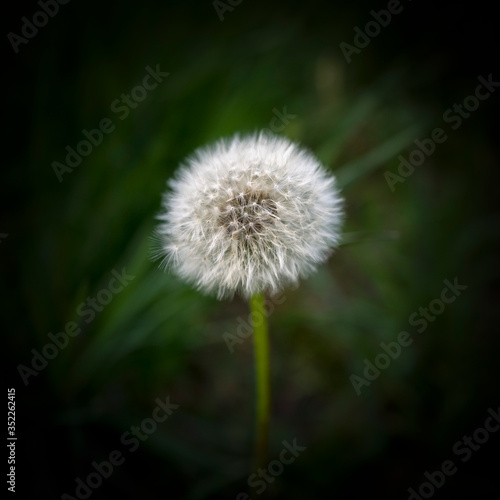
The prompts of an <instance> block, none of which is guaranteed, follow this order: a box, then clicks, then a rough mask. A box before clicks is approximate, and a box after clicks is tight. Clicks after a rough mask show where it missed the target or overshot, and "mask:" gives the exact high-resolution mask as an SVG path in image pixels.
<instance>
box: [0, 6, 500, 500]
mask: <svg viewBox="0 0 500 500" xmlns="http://www.w3.org/2000/svg"><path fill="white" fill-rule="evenodd" d="M226 4H227V5H229V3H228V2H226ZM402 5H403V7H404V8H403V11H402V12H401V13H400V14H398V15H395V16H394V17H393V19H392V21H391V23H390V24H389V25H388V26H387V27H386V28H383V29H382V30H381V32H380V34H379V35H378V36H376V37H375V38H373V39H372V40H371V42H370V44H369V45H368V46H367V47H366V48H363V49H362V50H361V52H360V53H359V54H353V55H352V61H351V62H350V63H348V62H347V61H346V59H345V58H344V56H343V54H342V51H341V49H340V48H339V44H340V43H341V42H346V43H351V44H352V43H353V38H354V34H355V33H354V28H355V27H356V26H358V27H359V28H361V29H363V28H364V26H365V25H366V23H367V22H368V21H370V20H371V19H372V17H371V15H370V10H372V9H374V10H380V9H384V8H386V6H387V2H374V1H371V2H370V1H361V2H356V3H351V4H348V5H347V4H344V3H337V2H326V1H325V2H318V1H309V2H298V1H290V2H255V1H250V0H243V1H242V2H241V3H239V4H238V5H234V6H233V7H231V6H230V5H229V7H230V8H231V9H232V10H230V9H228V10H227V11H226V12H224V14H223V16H224V19H223V20H221V19H220V18H219V16H218V14H217V11H216V8H215V7H214V5H213V2H211V1H209V0H207V1H199V0H198V1H196V2H194V1H183V2H180V1H179V2H159V1H153V0H142V1H141V2H135V3H129V4H124V3H123V2H117V1H109V2H97V1H94V0H89V1H86V2H82V1H78V0H73V1H71V2H70V3H68V4H66V5H61V6H60V9H59V12H58V14H57V15H56V16H55V17H54V18H53V19H51V20H50V21H49V22H48V24H47V25H46V26H45V27H43V28H40V31H39V33H38V34H37V35H36V36H35V37H33V38H32V39H31V40H29V42H28V43H27V44H25V45H21V46H20V50H19V53H18V54H15V53H14V51H13V50H12V47H11V44H10V43H9V41H8V39H7V37H5V38H4V44H5V48H6V51H7V59H6V65H5V66H4V78H3V79H4V82H5V91H4V98H3V107H4V110H5V112H4V113H3V125H4V127H3V130H4V132H3V140H4V141H3V142H4V151H6V156H4V162H3V163H4V168H3V169H2V170H3V172H2V183H1V187H2V189H1V193H2V194H1V198H2V202H3V203H2V204H3V206H4V208H3V210H2V214H1V225H0V233H2V234H4V235H7V236H4V237H2V239H1V244H0V267H1V271H2V279H1V284H0V286H1V293H2V332H3V339H4V340H3V341H4V342H5V344H4V346H5V347H4V349H3V352H4V366H5V370H6V373H7V386H8V387H14V388H15V389H16V401H17V413H16V416H17V436H18V441H17V458H16V466H17V490H18V495H20V496H21V497H24V498H30V499H31V498H33V499H35V498H36V499H58V498H61V496H62V495H63V494H64V493H67V494H70V495H72V496H75V488H76V482H75V481H76V479H77V478H78V477H80V478H81V479H83V480H85V478H86V477H87V476H88V474H89V473H90V472H92V471H93V469H92V465H91V464H92V462H93V461H98V462H99V461H102V460H107V459H108V457H109V454H110V453H111V452H112V451H113V450H117V449H118V450H121V451H122V452H123V454H124V456H125V458H126V460H125V462H124V463H123V465H121V466H119V467H116V469H115V470H114V472H113V474H112V475H111V476H110V477H109V478H107V479H105V480H104V481H103V483H102V485H101V486H100V487H99V488H97V489H95V490H93V491H92V494H91V496H90V498H93V499H112V498H121V499H132V498H134V499H135V498H145V499H146V498H147V499H159V498H176V499H189V500H201V499H226V498H228V499H229V498H231V499H232V498H237V494H238V493H239V492H245V491H251V488H250V489H249V488H248V486H247V478H248V476H249V474H250V473H251V472H252V462H251V451H252V432H253V411H254V392H253V391H254V386H253V365H252V362H253V352H252V347H253V346H252V341H251V339H247V340H245V342H243V343H242V344H241V345H237V346H235V350H234V352H233V353H230V352H229V350H228V348H227V346H226V344H225V342H224V340H223V337H222V335H223V333H225V332H228V333H235V332H236V328H237V327H238V325H239V323H238V318H239V317H241V318H247V317H248V306H247V304H246V303H245V302H244V301H242V300H240V299H238V298H235V299H234V300H232V301H225V302H219V301H216V300H215V299H213V298H209V297H205V296H202V295H201V294H199V293H198V292H196V291H194V290H192V289H191V288H190V287H188V286H186V285H185V284H183V283H182V282H181V281H179V280H178V279H176V278H175V277H174V276H172V275H170V274H169V273H163V272H161V271H159V270H158V267H157V263H153V262H151V260H150V258H149V253H150V247H151V235H152V232H153V230H154V225H155V216H156V214H157V212H158V209H159V207H160V202H161V194H162V192H163V191H164V190H165V187H166V181H167V180H168V179H169V178H170V177H171V176H172V174H173V172H174V171H175V169H176V168H177V166H178V164H179V163H180V162H181V161H182V159H183V158H184V157H186V156H187V155H188V154H189V153H191V152H192V151H193V150H194V149H195V148H197V147H199V146H201V145H204V144H206V143H208V142H210V141H213V140H215V139H218V138H219V137H221V136H227V135H231V134H233V133H235V132H252V131H255V130H258V129H261V128H269V127H272V126H277V125H279V128H280V130H277V133H279V134H284V135H286V136H287V137H290V138H291V139H293V140H297V141H299V142H301V143H302V144H304V145H305V146H307V147H308V148H310V149H311V150H312V151H313V152H314V153H315V154H316V155H317V156H318V157H319V158H320V160H321V161H322V162H323V163H324V164H325V165H326V166H327V167H328V168H329V169H331V171H332V172H333V173H335V174H336V175H337V177H338V180H339V183H340V185H341V187H342V190H343V194H344V197H345V201H346V222H345V227H344V239H343V245H342V247H341V248H340V249H339V250H338V251H337V252H336V253H335V254H334V256H333V257H332V258H331V259H330V260H329V262H328V263H327V264H325V265H324V266H322V267H321V269H320V271H319V272H318V273H317V274H315V275H314V276H313V277H311V278H310V279H308V280H306V281H303V282H302V283H301V285H300V287H299V288H298V289H296V290H288V291H286V292H285V294H284V297H285V299H286V300H285V301H284V302H283V303H282V304H281V305H277V306H276V308H275V310H274V312H273V314H272V315H271V317H270V329H271V345H272V347H271V348H272V391H273V418H272V424H271V445H270V454H269V456H270V459H273V458H275V457H277V456H279V452H280V450H281V449H282V444H281V443H282V441H283V440H288V441H289V442H291V441H292V440H293V439H296V440H297V443H298V444H300V445H302V446H306V448H307V449H306V450H305V451H304V452H302V453H301V454H300V456H299V457H298V458H297V460H296V461H295V462H294V463H293V464H290V465H287V466H286V467H285V468H284V471H283V473H282V474H281V475H279V477H277V478H276V480H275V481H274V482H273V483H272V484H271V485H269V487H268V488H267V490H266V492H265V494H263V495H261V496H260V497H262V498H263V497H264V496H266V495H267V497H268V498H287V499H302V498H339V499H350V498H353V499H354V498H370V497H371V496H373V495H377V496H380V497H382V498H385V499H393V498H394V499H399V498H408V496H409V493H408V491H407V490H408V488H410V487H413V488H416V489H418V487H419V485H420V484H421V483H422V482H423V481H424V480H425V477H424V475H423V474H424V472H425V471H429V472H432V471H435V470H437V469H439V468H440V467H441V464H442V462H443V461H444V460H446V459H454V460H455V462H456V463H457V466H458V471H457V473H456V474H454V475H453V476H452V477H450V478H448V479H447V481H446V483H445V485H444V486H443V487H442V488H438V489H436V491H435V493H434V496H435V498H488V499H489V498H495V494H497V493H498V492H499V491H500V485H499V479H498V470H499V469H498V465H499V463H498V449H499V446H498V444H499V436H498V435H495V434H491V437H490V439H489V440H488V441H487V442H486V443H485V444H484V445H483V446H481V449H480V450H478V451H476V452H474V453H473V455H472V457H471V459H470V460H469V461H468V462H467V463H461V462H460V460H459V459H458V458H457V457H456V455H454V453H453V451H452V449H453V446H454V445H455V443H456V442H457V441H459V440H461V439H462V438H463V436H464V435H466V434H469V435H470V434H471V433H472V432H473V431H474V430H475V429H476V428H478V427H480V426H482V425H484V421H485V419H486V417H487V415H488V414H487V410H488V409H489V408H493V409H498V404H499V401H500V398H499V395H500V394H499V393H500V390H499V384H498V382H499V379H500V378H499V366H500V363H499V347H500V342H499V336H498V333H499V332H498V324H499V323H498V304H499V300H498V299H499V293H498V284H499V281H498V280H499V270H500V269H499V265H498V264H499V262H498V258H497V257H498V254H497V250H498V241H499V221H500V217H499V211H498V205H497V201H498V200H497V198H498V181H499V175H498V150H497V149H496V147H495V146H496V143H497V142H498V136H497V135H494V133H495V132H498V127H497V120H498V99H499V96H498V95H497V94H495V93H494V94H492V95H491V97H490V98H489V99H487V100H485V101H483V102H481V104H480V107H479V109H478V110H477V111H475V112H474V113H472V114H471V116H470V117H469V118H468V119H466V120H464V121H463V124H462V125H461V126H460V127H459V128H458V129H457V130H455V131H450V128H449V125H446V124H445V123H444V122H443V113H444V112H445V111H446V110H447V109H448V108H450V107H452V106H453V105H454V104H455V103H461V102H462V101H463V99H464V98H465V97H467V96H468V95H471V94H473V92H474V90H475V88H476V86H477V77H478V76H479V75H483V76H485V77H487V76H488V74H490V73H493V76H494V80H497V81H498V80H500V73H499V72H498V69H497V68H498V66H497V65H496V64H495V63H496V62H498V61H497V56H498V54H496V53H495V42H494V29H495V21H494V15H493V14H492V12H491V11H488V7H487V6H486V5H483V4H481V2H474V3H472V2H470V3H464V4H460V3H456V2H453V3H449V4H444V3H440V4H439V5H433V6H429V5H426V4H424V3H423V2H416V1H415V2H409V1H408V2H402ZM8 8H9V13H8V15H6V16H5V17H4V20H3V26H4V30H3V31H4V34H7V33H9V32H15V33H17V34H20V30H21V26H22V22H23V21H22V17H23V16H27V17H28V18H29V19H31V17H32V16H33V14H34V13H35V12H36V11H37V10H39V9H40V7H39V6H37V4H36V3H35V2H22V3H20V4H16V5H13V4H9V6H8ZM221 8H222V7H221ZM156 65H159V67H160V69H161V70H162V71H165V72H168V73H170V74H169V76H168V77H166V78H165V80H164V81H163V82H162V83H161V84H159V85H158V87H157V88H156V89H155V90H153V91H151V92H149V93H148V95H147V98H146V99H145V100H144V101H143V102H141V103H139V104H138V105H137V107H136V108H135V109H132V110H130V114H129V116H128V117H127V118H126V119H124V120H120V119H119V117H118V115H117V114H116V113H113V111H112V110H111V109H110V106H111V104H112V103H113V101H115V100H116V99H119V98H120V96H121V94H122V93H129V92H130V90H131V89H132V88H133V87H135V86H136V85H138V84H140V83H141V81H142V79H143V77H144V75H145V74H146V73H145V72H146V70H145V68H146V67H147V66H151V67H153V68H154V67H156ZM276 110H278V112H280V113H283V112H286V113H288V114H289V115H294V116H293V117H288V119H287V121H286V123H285V122H284V123H280V122H279V121H278V122H277V121H276V120H275V121H274V122H273V121H272V120H273V118H274V117H275V116H277V114H276V113H277V111H276ZM103 118H111V119H112V120H113V123H114V124H115V125H116V129H115V130H114V131H113V132H112V133H110V134H109V135H106V136H105V137H104V139H103V141H102V143H101V144H100V145H99V146H96V147H95V148H94V150H93V151H92V153H91V154H90V155H89V156H88V157H86V158H84V159H83V161H82V162H81V164H80V165H79V166H78V167H77V168H75V169H74V171H73V172H71V173H66V174H64V175H63V180H62V182H59V181H58V178H57V177H56V175H55V173H54V170H53V168H52V166H51V164H52V162H54V161H59V162H63V161H64V157H65V156H66V152H65V148H66V146H68V145H69V146H72V147H76V145H77V144H78V142H79V141H80V140H82V139H83V135H82V129H92V128H96V127H97V126H98V123H99V122H100V120H102V119H103ZM281 125H282V126H281ZM434 127H442V128H444V129H445V130H446V131H447V132H449V138H448V140H447V141H446V142H445V143H443V144H441V145H438V146H437V148H436V151H435V153H434V154H433V155H431V156H430V157H429V158H427V159H426V161H425V162H424V163H423V164H422V165H421V166H419V167H417V168H416V169H415V172H414V173H413V175H411V176H410V177H408V178H407V179H406V181H405V182H404V183H399V184H397V185H396V189H395V191H394V192H392V191H391V190H390V189H389V186H388V184H387V182H386V180H385V178H384V172H386V171H392V172H396V169H397V165H398V163H399V161H398V155H400V154H402V155H404V156H405V157H407V156H408V154H409V152H411V151H412V150H413V149H414V147H415V146H414V144H413V141H414V140H415V139H418V138H420V139H422V138H424V137H428V135H429V134H430V132H431V131H432V129H433V128H434ZM123 268H125V269H126V271H127V273H128V274H130V275H133V276H134V279H133V280H132V281H131V282H130V284H129V285H128V286H127V287H126V288H125V289H124V290H123V291H122V292H121V293H118V294H116V295H114V296H113V299H112V301H111V302H110V303H109V304H108V305H106V306H105V307H104V308H103V310H102V311H101V312H99V313H98V314H96V316H95V319H94V320H93V321H91V322H89V323H86V322H85V321H84V320H83V318H82V316H81V315H79V314H78V312H77V311H78V306H79V304H81V303H82V301H85V300H86V299H87V297H95V296H96V294H98V293H99V292H100V291H101V290H102V289H104V288H106V287H107V284H108V282H109V280H110V278H111V276H112V274H111V273H112V270H113V269H115V270H118V271H121V270H122V269H123ZM455 277H458V282H459V283H461V284H465V285H467V286H468V288H467V290H465V291H464V292H463V293H462V295H461V296H460V297H459V298H458V299H457V300H456V301H455V302H454V303H453V304H450V305H448V306H446V308H445V310H444V312H443V313H442V314H441V315H439V316H438V317H437V318H436V320H435V321H433V322H432V323H431V322H429V325H428V327H427V328H426V330H425V331H424V332H422V333H417V329H416V328H415V327H414V326H411V325H410V324H409V316H410V315H411V314H412V313H413V312H415V311H418V309H419V307H421V306H427V305H428V304H429V302H430V301H432V300H433V299H436V298H439V295H440V292H441V289H442V288H443V286H444V285H443V280H445V279H449V280H452V281H453V279H454V278H455ZM68 321H75V322H77V323H78V325H79V326H80V327H81V329H82V333H81V334H80V335H78V336H77V337H75V338H72V339H71V340H70V342H69V344H68V346H67V347H65V348H64V349H62V350H61V351H60V353H59V355H58V356H57V357H56V358H55V359H53V360H51V361H50V362H49V363H48V366H47V367H46V368H45V369H43V370H41V371H40V373H39V375H37V376H32V377H30V378H29V383H28V385H27V386H26V385H25V384H24V383H23V381H22V379H21V377H20V375H19V365H20V364H23V365H25V366H30V363H31V358H32V356H33V353H32V352H31V351H32V349H37V350H40V349H42V348H43V346H44V345H45V344H46V343H47V342H48V341H49V338H48V337H47V335H48V333H49V332H52V333H57V332H60V331H61V330H63V329H64V327H65V325H66V324H67V323H68ZM403 330H404V331H408V332H409V333H411V335H412V337H413V338H414V342H413V344H412V345H411V346H410V347H407V348H405V349H404V350H403V352H402V353H401V355H400V356H399V357H398V358H397V359H395V360H394V361H393V362H392V363H391V365H390V366H389V368H387V369H386V370H383V371H382V373H381V374H380V376H379V377H378V378H377V379H376V380H374V381H373V382H372V383H371V385H370V386H369V387H363V388H362V390H361V394H359V395H358V394H356V392H355V390H354V388H353V385H352V383H351V380H350V377H351V375H353V374H356V375H362V372H363V369H364V366H365V365H364V360H365V359H368V360H371V361H373V360H374V358H375V356H376V355H377V354H379V353H380V352H381V349H380V343H381V342H389V341H393V340H395V339H396V337H397V335H398V333H399V332H401V331H403ZM167 395H168V396H169V397H170V400H171V402H172V403H176V404H178V405H179V408H178V409H177V410H176V411H175V412H174V413H173V414H172V415H171V416H170V417H169V418H168V419H167V421H165V422H164V423H162V424H160V425H159V427H158V429H157V430H156V431H155V432H154V433H153V434H151V436H149V438H148V439H147V440H145V441H144V442H143V443H141V445H140V447H139V448H138V449H137V451H135V452H133V453H129V452H128V451H127V447H125V446H124V445H123V444H122V443H121V442H120V439H121V436H122V435H123V433H124V432H126V431H128V430H130V428H131V427H132V426H137V425H140V424H141V422H142V421H143V420H144V419H145V418H147V417H150V416H151V413H152V411H153V409H154V408H155V406H156V403H155V400H156V399H157V398H161V399H164V398H165V397H167ZM495 457H496V458H495Z"/></svg>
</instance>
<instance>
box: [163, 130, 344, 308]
mask: <svg viewBox="0 0 500 500" xmlns="http://www.w3.org/2000/svg"><path fill="white" fill-rule="evenodd" d="M169 185H170V188H171V189H170V190H169V191H168V192H167V193H166V194H165V196H164V199H163V204H162V212H161V213H160V215H159V217H158V218H159V220H160V221H161V222H160V224H159V226H158V228H157V235H158V237H159V243H160V246H159V250H158V251H157V253H156V257H157V258H162V265H164V266H169V267H171V269H172V270H173V271H174V272H175V273H176V274H177V275H178V276H180V277H182V278H184V279H185V280H187V281H188V282H190V283H192V284H194V285H195V286H196V287H197V288H198V290H200V291H203V292H206V293H209V294H216V295H217V297H218V298H219V299H222V298H227V297H232V296H233V295H234V293H235V292H236V293H240V294H241V295H243V296H244V297H251V296H252V295H254V294H256V293H259V292H268V293H276V292H278V291H279V290H280V289H282V288H283V287H285V286H287V285H290V284H294V283H296V282H297V281H298V279H299V277H302V278H303V277H307V276H308V275H309V274H311V273H312V272H313V271H314V270H315V269H316V267H317V265H318V264H320V263H322V262H324V261H325V260H326V259H327V258H328V256H329V255H330V253H331V252H332V250H333V249H334V248H335V246H337V244H338V243H339V240H340V234H339V230H340V224H341V221H342V198H341V197H340V195H339V192H338V190H337V188H336V186H335V178H334V177H333V176H332V175H331V174H330V173H328V172H327V171H326V169H325V168H324V167H323V166H322V165H321V164H320V163H319V162H318V160H317V159H316V158H315V157H314V156H313V155H312V154H311V153H310V152H308V151H307V150H305V149H303V148H301V147H300V146H298V145H296V144H294V143H293V142H291V141H289V140H288V139H286V138H284V137H278V136H275V135H271V134H265V133H260V134H254V135H250V136H246V137H240V136H239V135H235V136H233V137H231V138H229V139H222V140H220V141H218V142H217V143H215V144H214V145H212V146H208V147H203V148H200V149H198V150H196V151H195V152H194V153H193V154H192V155H191V156H190V157H188V158H187V160H186V161H185V163H184V164H183V165H181V167H180V168H179V170H178V172H177V175H176V177H175V178H174V179H172V180H171V181H170V182H169Z"/></svg>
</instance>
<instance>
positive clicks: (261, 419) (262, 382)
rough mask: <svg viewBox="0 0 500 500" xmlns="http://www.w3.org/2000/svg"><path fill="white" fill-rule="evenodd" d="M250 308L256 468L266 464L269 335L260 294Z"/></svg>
mask: <svg viewBox="0 0 500 500" xmlns="http://www.w3.org/2000/svg"><path fill="white" fill-rule="evenodd" d="M250 307H251V310H252V319H253V328H254V343H255V391H256V398H257V405H256V435H255V459H256V465H257V467H263V466H264V465H266V463H267V446H268V435H269V408H270V394H271V389H270V383H269V334H268V328H267V316H266V311H265V308H264V296H263V294H262V293H259V294H257V295H254V296H253V297H252V298H251V299H250Z"/></svg>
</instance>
